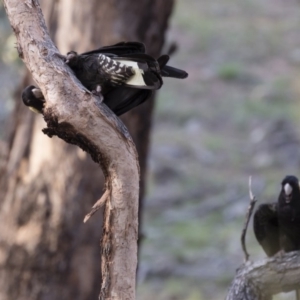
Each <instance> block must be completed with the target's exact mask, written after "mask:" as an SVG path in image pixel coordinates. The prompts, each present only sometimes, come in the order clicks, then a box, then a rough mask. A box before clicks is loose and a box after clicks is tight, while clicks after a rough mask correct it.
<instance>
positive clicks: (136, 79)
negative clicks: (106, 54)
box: [118, 60, 146, 86]
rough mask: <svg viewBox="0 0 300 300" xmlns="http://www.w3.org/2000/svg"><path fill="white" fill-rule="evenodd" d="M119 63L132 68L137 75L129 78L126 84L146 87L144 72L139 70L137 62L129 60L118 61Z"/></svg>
mask: <svg viewBox="0 0 300 300" xmlns="http://www.w3.org/2000/svg"><path fill="white" fill-rule="evenodd" d="M118 62H120V63H121V64H124V65H126V66H130V67H132V68H133V70H134V71H135V74H134V75H133V76H132V77H131V78H129V80H127V81H126V84H128V85H133V86H146V83H145V81H144V78H143V74H144V71H143V70H141V69H140V68H139V66H138V64H137V63H136V62H134V61H128V60H118Z"/></svg>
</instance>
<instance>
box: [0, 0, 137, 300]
mask: <svg viewBox="0 0 300 300" xmlns="http://www.w3.org/2000/svg"><path fill="white" fill-rule="evenodd" d="M4 5H5V9H6V12H7V15H8V17H9V20H10V23H11V26H12V28H13V30H14V33H15V35H16V37H17V49H18V52H19V56H20V57H21V58H22V59H23V61H24V63H25V64H26V66H27V68H28V69H29V70H30V72H31V73H32V76H33V79H34V80H35V82H36V83H37V85H38V86H39V87H40V88H41V90H42V92H43V95H44V96H45V99H46V106H45V109H44V118H45V121H46V123H47V128H45V129H44V130H43V131H44V133H45V134H47V135H48V136H50V137H52V136H53V135H57V136H58V137H60V138H61V139H63V140H65V141H66V142H68V143H72V144H75V145H78V146H79V147H81V148H82V149H83V150H85V151H87V152H88V153H89V154H90V155H91V157H92V158H93V160H94V161H95V162H96V163H98V164H99V165H100V166H101V168H102V170H103V172H104V175H105V178H106V186H107V188H108V189H109V191H110V195H109V197H107V201H106V206H105V216H104V228H103V238H102V242H101V243H102V244H101V246H102V249H101V250H102V280H103V282H102V287H101V293H100V299H135V273H136V264H137V232H138V231H137V230H138V227H137V226H138V219H137V213H138V194H139V167H138V162H137V154H136V150H135V147H134V144H133V142H132V139H131V137H130V136H129V134H128V132H127V129H126V128H125V126H124V125H123V124H122V123H121V121H120V120H119V119H118V118H117V117H115V115H114V114H112V113H111V112H110V110H109V109H108V108H107V107H106V106H105V105H102V104H101V103H99V101H98V100H97V98H95V97H94V96H93V95H92V94H91V93H90V92H89V91H87V90H86V89H85V88H84V87H83V86H82V85H81V84H80V82H79V81H78V80H77V79H76V78H75V76H74V75H73V74H72V72H71V70H70V69H69V68H68V67H67V66H66V65H65V64H64V62H63V61H62V60H61V59H60V58H59V55H58V50H57V48H56V47H55V46H54V44H53V43H52V41H51V39H50V37H49V34H48V31H47V28H46V25H45V21H44V18H43V15H42V11H41V8H40V6H39V3H38V1H37V0H26V1H19V0H4ZM53 159H55V158H53Z"/></svg>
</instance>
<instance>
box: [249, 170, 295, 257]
mask: <svg viewBox="0 0 300 300" xmlns="http://www.w3.org/2000/svg"><path fill="white" fill-rule="evenodd" d="M253 227H254V233H255V236H256V239H257V241H258V242H259V244H260V245H261V246H262V248H263V249H264V251H265V252H266V254H267V255H268V256H273V255H274V254H276V253H277V252H279V251H280V250H282V251H284V252H290V251H296V250H300V188H299V180H298V178H297V177H295V176H286V177H285V178H284V179H283V181H282V183H281V191H280V193H279V197H278V201H277V203H270V204H262V205H260V206H259V207H258V209H257V211H256V212H255V214H254V222H253Z"/></svg>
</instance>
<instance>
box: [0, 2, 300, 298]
mask: <svg viewBox="0 0 300 300" xmlns="http://www.w3.org/2000/svg"><path fill="white" fill-rule="evenodd" d="M0 18H1V15H0ZM7 26H8V25H7V23H6V24H4V23H1V22H0V45H5V47H4V48H1V47H0V55H1V58H2V62H1V60H0V90H1V93H0V103H1V105H2V104H3V106H2V107H1V109H0V126H1V122H2V120H3V119H4V117H5V116H6V115H7V113H8V112H9V111H10V110H11V109H12V101H4V100H7V99H9V98H11V97H10V96H9V95H10V93H11V91H12V90H13V88H14V87H15V86H16V85H17V81H19V80H20V78H21V76H20V74H21V73H22V70H21V69H20V68H19V67H18V66H16V67H15V69H12V68H11V67H10V66H8V63H9V62H10V61H13V60H14V57H11V55H13V53H16V51H15V52H14V51H10V50H9V49H12V47H13V45H12V43H14V39H13V38H12V39H10V38H8V37H7V36H6V35H5V33H6V32H7ZM168 39H169V42H172V41H175V42H176V43H177V44H178V46H179V49H178V52H177V53H176V54H175V55H174V57H173V58H172V59H171V64H172V65H174V66H177V67H179V68H182V69H185V70H187V71H188V73H189V77H188V79H186V80H182V81H180V80H178V81H176V80H168V79H166V80H165V84H164V87H163V88H162V90H161V91H160V92H159V94H158V100H157V102H156V112H155V118H154V125H153V134H152V145H151V151H150V157H149V163H148V165H149V174H148V188H147V190H148V192H147V197H146V203H145V211H144V224H143V227H144V235H145V239H144V242H143V247H142V252H141V261H140V268H139V276H138V296H137V299H139V300H153V299H155V300H203V299H210V300H220V299H224V298H225V295H226V291H227V288H228V286H229V285H230V282H231V280H232V279H233V277H234V274H235V270H236V269H237V267H238V266H239V265H240V264H242V262H243V253H242V250H241V246H240V234H241V228H242V226H243V223H244V216H245V213H246V210H247V206H248V204H249V196H248V177H249V175H252V177H253V192H254V193H255V194H256V196H257V198H258V200H259V202H267V201H268V202H269V201H276V199H277V196H278V193H279V190H280V182H281V180H282V178H283V177H284V176H285V175H287V174H295V175H298V176H300V172H299V168H300V126H299V125H300V119H299V118H298V114H299V109H300V100H299V98H300V2H299V1H296V0H244V1H239V0H222V1H213V0H211V1H207V0H178V1H177V6H176V9H175V11H174V15H173V16H172V21H171V24H170V31H169V34H168ZM6 47H8V50H6ZM16 74H19V76H17V75H16ZM18 78H19V79H18ZM4 103H5V105H4ZM0 128H1V127H0ZM1 134H3V132H1V130H0V139H1ZM247 247H248V251H249V252H250V254H251V257H250V259H252V260H257V259H261V258H263V257H264V256H265V255H264V253H263V251H262V250H261V249H260V247H259V246H258V245H257V243H256V241H255V238H254V236H253V231H252V224H250V228H249V233H248V235H247ZM276 299H294V293H291V294H289V295H287V294H285V295H284V294H282V295H279V296H277V297H276Z"/></svg>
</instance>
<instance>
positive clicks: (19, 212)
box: [0, 0, 173, 300]
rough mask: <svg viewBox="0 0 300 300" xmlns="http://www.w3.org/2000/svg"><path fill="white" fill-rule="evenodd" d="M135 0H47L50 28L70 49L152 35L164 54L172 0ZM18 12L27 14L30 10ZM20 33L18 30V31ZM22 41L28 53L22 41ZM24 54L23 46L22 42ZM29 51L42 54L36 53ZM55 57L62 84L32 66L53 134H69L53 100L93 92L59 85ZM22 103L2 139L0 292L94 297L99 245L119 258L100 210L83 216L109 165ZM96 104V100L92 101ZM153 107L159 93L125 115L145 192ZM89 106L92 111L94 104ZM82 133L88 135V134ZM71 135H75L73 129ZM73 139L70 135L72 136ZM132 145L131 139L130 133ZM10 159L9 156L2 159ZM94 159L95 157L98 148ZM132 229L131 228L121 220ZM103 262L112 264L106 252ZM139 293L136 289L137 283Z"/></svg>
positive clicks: (150, 42) (153, 48) (151, 42)
mask: <svg viewBox="0 0 300 300" xmlns="http://www.w3.org/2000/svg"><path fill="white" fill-rule="evenodd" d="M132 2H133V1H129V0H123V1H122V2H120V1H101V2H99V1H96V0H90V1H85V2H84V5H83V3H82V1H78V0H76V1H67V0H61V1H45V0H44V1H42V6H43V12H44V14H45V18H46V20H47V23H48V24H49V27H48V28H50V30H51V33H52V37H53V39H54V41H55V43H56V44H57V46H58V47H59V49H60V50H61V52H62V53H65V52H66V51H69V50H70V49H74V50H77V51H78V52H81V51H85V50H90V49H92V48H95V47H99V46H101V45H106V44H112V43H115V42H119V41H121V40H140V41H143V42H145V43H146V45H147V49H148V50H149V53H151V54H153V55H155V56H158V54H159V53H160V50H161V48H162V45H163V42H164V32H165V30H166V28H167V20H168V17H169V15H170V13H171V9H172V4H173V1H171V0H168V1H164V2H163V3H162V1H159V0H156V1H135V2H136V3H135V5H134V7H135V8H134V11H132ZM5 3H7V4H8V5H12V7H17V5H23V4H24V5H25V6H24V7H25V8H26V9H36V7H37V6H36V1H24V2H22V3H18V1H8V0H7V1H5ZM15 5H16V6H15ZM20 16H21V17H20V20H22V18H23V17H24V15H23V16H22V14H21V15H20ZM27 17H28V18H29V20H31V22H32V25H31V26H34V24H35V23H34V20H33V19H30V18H32V16H30V15H28V16H27ZM29 20H28V21H29ZM95 20H97V21H95ZM20 25H22V24H20ZM15 29H16V28H15ZM43 30H44V29H43V28H42V31H43ZM16 33H17V34H20V32H18V30H16ZM40 33H41V32H40V31H38V32H36V34H40ZM30 38H31V40H30V42H29V43H28V49H30V51H33V49H34V47H35V42H36V41H35V39H36V36H35V34H34V35H32V36H30ZM149 46H150V47H149ZM32 47H33V48H32ZM47 47H48V45H46V47H45V48H42V49H41V48H40V49H39V50H38V51H39V52H40V53H41V54H42V56H43V58H44V59H46V60H47V58H49V57H50V60H52V54H53V53H51V51H52V50H53V52H55V51H56V50H54V49H50V53H47V51H48V50H46V49H47ZM19 50H20V52H22V49H19ZM30 51H29V53H30ZM34 51H35V50H34ZM23 53H24V54H25V51H24V49H23ZM31 58H32V59H33V60H35V58H34V57H31ZM25 59H27V58H26V57H25ZM54 60H55V64H54V65H55V67H54V69H55V70H53V72H54V73H55V75H53V77H52V79H53V80H54V82H57V83H58V86H56V85H55V87H54V82H53V86H52V84H50V85H48V83H47V84H45V83H44V82H42V81H43V80H44V79H43V76H41V78H40V76H39V75H40V74H42V73H43V70H42V71H41V70H40V71H41V72H37V71H36V70H33V69H31V70H30V71H34V72H37V74H38V76H37V77H38V78H36V76H35V78H34V79H35V80H36V82H37V83H38V84H41V87H42V89H43V88H44V89H43V91H44V92H45V94H46V95H47V107H49V109H48V110H47V112H48V119H47V120H48V125H49V122H50V123H51V124H52V125H51V126H52V127H53V128H52V130H53V131H52V132H51V131H48V134H50V135H51V134H62V133H59V132H58V129H57V123H56V122H52V121H51V119H53V118H52V116H56V115H57V114H58V115H59V119H58V122H60V123H61V118H65V113H66V111H59V112H57V111H55V109H54V110H51V109H50V108H51V107H52V106H53V107H61V105H64V102H63V97H62V99H61V102H60V103H59V104H57V103H56V100H58V95H59V94H61V93H69V92H70V93H69V94H67V97H68V98H69V97H74V99H76V98H78V97H83V98H80V99H81V100H80V101H81V102H82V99H87V104H88V106H89V105H90V104H91V101H92V100H91V96H90V95H89V94H86V92H84V91H83V90H80V93H79V94H78V93H76V94H72V93H73V91H72V90H70V88H71V86H72V85H73V84H75V83H76V80H75V81H74V79H73V81H72V85H68V84H66V86H64V87H60V88H59V86H61V84H59V82H58V81H60V75H61V74H60V75H59V76H58V75H57V73H56V72H60V71H62V70H63V71H62V72H63V76H62V77H63V78H64V76H65V73H64V72H65V70H64V68H63V67H62V66H61V65H60V62H59V61H57V60H56V59H54ZM31 63H32V62H31ZM34 63H38V61H35V62H34ZM47 63H49V61H47ZM57 64H58V67H57ZM40 66H41V65H40ZM42 66H43V64H42ZM44 66H46V64H45V65H44ZM61 68H62V69H61ZM47 69H48V67H47ZM63 78H61V80H63ZM28 83H29V80H28V78H26V79H25V84H28ZM44 85H45V86H44ZM76 86H77V83H76ZM52 88H53V89H52ZM82 93H83V94H82ZM65 95H66V94H64V97H65ZM51 101H53V102H52V104H51ZM59 101H60V100H59ZM20 102H21V101H19V103H17V105H16V110H15V112H14V115H13V116H12V117H11V118H10V119H11V120H12V121H13V122H12V124H11V125H12V126H11V128H12V130H11V132H10V134H9V139H8V145H4V146H3V147H2V148H4V149H5V151H4V150H3V151H1V165H0V167H1V173H0V184H1V186H0V203H1V207H2V209H1V212H0V222H1V224H2V230H1V232H0V299H1V300H8V299H32V300H34V299H96V297H97V295H98V294H99V290H100V284H101V279H100V278H101V276H100V251H102V252H105V253H106V254H107V259H108V260H110V259H111V257H110V252H109V251H108V250H109V246H110V245H109V243H107V240H109V239H110V237H108V238H107V239H105V238H104V239H103V242H104V243H106V246H105V247H102V249H101V250H100V247H99V238H100V235H101V234H100V231H101V230H100V228H101V217H100V215H99V216H97V217H94V218H93V219H92V220H90V221H89V222H88V223H87V224H86V225H83V223H82V220H83V218H84V215H85V214H86V213H87V212H88V211H89V209H90V207H91V206H92V204H93V203H94V202H95V200H97V199H98V198H99V197H100V196H101V192H102V189H103V187H102V185H101V184H100V182H101V181H103V179H102V174H101V173H100V172H99V167H97V165H96V164H95V163H94V162H93V161H92V160H91V159H90V158H89V156H88V155H86V153H85V152H83V151H82V150H80V149H79V148H77V147H74V146H72V145H68V144H66V143H64V142H62V141H60V140H59V139H57V138H55V137H54V138H53V139H49V138H47V137H46V136H45V135H43V134H42V133H41V129H42V128H43V127H45V123H44V121H43V120H42V118H41V117H40V116H37V117H36V116H35V115H34V114H32V113H31V112H30V111H28V109H27V108H26V107H24V105H22V104H21V103H20ZM75 102H76V101H75ZM57 105H58V106H57ZM72 105H73V106H74V107H75V108H76V110H72V109H74V107H73V108H72V109H70V112H72V111H73V113H74V115H76V114H78V113H79V111H80V110H77V108H78V107H77V106H76V105H77V104H76V105H75V103H73V104H72ZM92 105H96V104H94V102H92ZM152 108H153V101H152V100H151V101H148V102H147V103H145V104H144V105H143V106H141V107H138V108H137V109H135V110H133V111H132V112H130V113H128V114H127V115H126V116H124V117H123V120H124V122H125V123H126V125H127V127H128V128H129V130H130V133H131V135H132V137H133V140H134V142H135V143H136V146H137V149H138V152H139V161H140V167H141V169H140V174H141V188H140V198H139V199H140V200H141V199H142V195H143V193H144V177H145V170H146V156H147V151H148V141H149V132H150V127H151V113H152ZM82 109H83V112H84V114H85V113H86V110H87V107H85V108H82ZM95 109H96V107H95ZM104 111H105V109H104ZM88 112H89V110H88ZM98 117H99V116H98ZM106 117H107V118H109V120H110V121H111V122H113V123H114V122H116V123H114V124H115V125H116V124H119V123H118V121H116V120H113V121H112V120H111V117H109V114H107V115H106ZM63 122H65V123H68V122H70V121H69V120H67V121H65V120H64V121H63ZM87 124H88V122H87ZM87 124H86V126H87ZM106 125H107V124H106ZM119 125H120V124H119ZM51 126H50V127H51ZM94 126H95V128H98V132H101V134H103V132H105V130H104V129H103V128H104V127H103V126H102V125H100V124H98V125H97V124H96V123H95V124H94ZM120 126H121V125H120ZM99 128H101V131H100V129H99ZM121 128H122V127H120V130H121ZM73 129H74V128H72V129H70V128H69V127H68V126H67V128H66V127H65V128H64V129H63V130H64V132H66V131H68V132H69V135H71V136H72V134H71V132H74V131H73ZM102 129H103V130H104V131H102ZM121 132H123V133H124V132H126V130H125V131H124V130H123V129H122V131H121ZM78 137H80V138H81V139H83V138H82V137H81V135H78V136H77V138H78ZM65 138H66V139H68V137H65ZM69 138H70V137H69ZM119 138H120V137H119ZM70 139H71V140H72V139H73V137H71V138H70ZM71 140H69V141H70V142H72V141H71ZM75 140H76V139H75ZM129 140H130V139H129ZM84 144H86V143H85V142H84ZM129 144H130V145H131V142H129ZM81 146H82V145H81ZM83 147H84V145H83ZM130 147H131V146H130ZM120 155H121V154H120ZM132 155H133V154H132ZM6 159H7V161H6V163H5V164H3V161H5V160H6ZM94 159H95V160H97V158H95V157H94ZM104 161H106V159H104ZM104 169H105V167H104ZM110 171H111V170H110ZM117 175H118V174H117ZM107 176H108V175H107ZM121 176H122V175H121ZM127 176H128V174H127ZM107 211H108V209H106V212H107ZM106 216H109V217H107V218H106V223H105V224H106V225H107V224H109V222H111V221H115V218H117V217H116V216H115V215H112V214H106ZM121 219H122V218H121ZM123 221H124V220H123ZM134 225H135V224H133V225H130V226H129V227H128V230H129V231H128V232H131V231H132V232H133V231H134V230H133V229H132V228H131V226H134ZM124 228H126V227H124V223H123V229H124ZM126 232H127V231H126ZM134 234H135V233H134ZM105 253H104V254H105ZM128 263H129V261H128ZM102 264H103V269H105V267H106V266H107V260H106V262H105V260H104V261H103V262H102ZM106 275H107V276H106V277H105V278H104V280H103V286H102V292H101V293H102V294H101V295H102V298H103V299H105V297H106V294H107V293H109V292H111V291H109V281H110V280H111V278H112V277H111V274H108V273H107V272H106ZM112 276H114V274H112ZM128 276H129V274H127V276H126V277H124V280H128V278H129V277H128ZM131 292H132V293H133V291H132V290H131ZM124 297H125V294H124ZM113 299H117V298H113ZM119 299H123V298H119ZM124 299H125V298H124ZM128 299H131V298H128Z"/></svg>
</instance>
